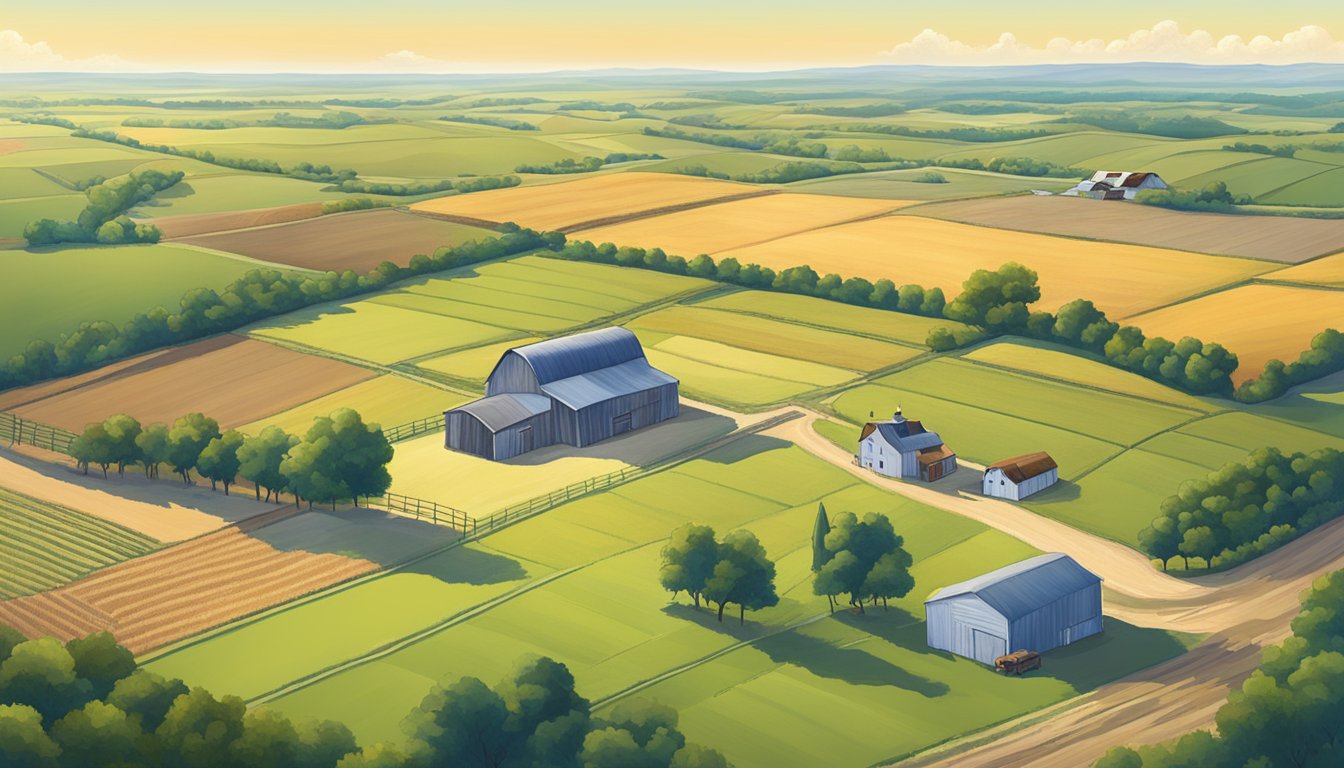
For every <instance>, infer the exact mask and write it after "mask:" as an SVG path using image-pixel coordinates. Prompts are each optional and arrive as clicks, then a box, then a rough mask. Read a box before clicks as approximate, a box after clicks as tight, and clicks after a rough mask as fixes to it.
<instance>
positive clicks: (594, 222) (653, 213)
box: [556, 189, 784, 235]
mask: <svg viewBox="0 0 1344 768" xmlns="http://www.w3.org/2000/svg"><path fill="white" fill-rule="evenodd" d="M783 193H784V190H782V189H756V190H753V191H751V192H738V193H735V194H731V195H724V196H722V197H711V198H708V199H705V200H692V201H691V202H689V203H676V204H673V205H664V206H662V207H660V208H649V209H647V210H643V211H634V212H631V213H625V214H621V215H618V216H605V217H603V218H598V219H589V220H587V221H579V222H575V223H574V224H570V225H568V226H564V227H557V228H556V231H558V232H563V233H564V234H566V235H570V234H573V233H577V232H582V231H583V230H585V229H597V228H598V227H610V226H614V225H616V224H625V223H627V222H631V221H639V220H640V219H651V218H654V217H657V216H666V215H668V214H670V213H681V212H682V211H692V210H695V209H696V208H707V207H709V206H711V205H721V204H723V203H732V202H736V201H738V200H750V199H752V198H756V197H769V196H770V195H780V194H783Z"/></svg>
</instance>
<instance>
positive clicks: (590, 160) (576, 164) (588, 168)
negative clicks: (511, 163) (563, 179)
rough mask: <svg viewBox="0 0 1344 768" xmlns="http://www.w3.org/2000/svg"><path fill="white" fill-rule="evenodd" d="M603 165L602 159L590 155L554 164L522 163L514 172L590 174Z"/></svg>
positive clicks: (567, 158)
mask: <svg viewBox="0 0 1344 768" xmlns="http://www.w3.org/2000/svg"><path fill="white" fill-rule="evenodd" d="M602 163H603V160H602V158H600V157H593V156H592V155H589V156H588V157H585V158H582V159H576V158H573V157H565V158H561V159H559V160H556V161H555V162H552V163H522V164H521V165H518V166H516V167H514V169H513V170H514V172H516V173H546V174H559V173H590V172H592V171H596V170H597V169H598V168H601V167H602Z"/></svg>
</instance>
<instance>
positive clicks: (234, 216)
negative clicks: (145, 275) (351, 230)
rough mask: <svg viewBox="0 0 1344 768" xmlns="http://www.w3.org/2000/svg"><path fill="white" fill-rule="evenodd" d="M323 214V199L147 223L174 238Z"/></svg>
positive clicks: (192, 214) (166, 217) (165, 235)
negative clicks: (316, 201)
mask: <svg viewBox="0 0 1344 768" xmlns="http://www.w3.org/2000/svg"><path fill="white" fill-rule="evenodd" d="M321 214H322V204H321V203H297V204H295V205H282V206H278V207H276V208H256V209H253V210H250V211H225V212H223V213H191V214H186V215H184V216H164V217H163V218H159V219H149V220H148V223H150V224H153V225H154V226H156V227H158V228H159V230H160V231H161V232H163V237H164V239H173V238H180V237H191V236H192V235H202V234H205V233H207V232H224V231H227V230H230V229H247V228H248V227H264V226H267V225H270V224H284V223H286V222H291V221H301V220H303V219H312V218H316V217H317V216H320V215H321Z"/></svg>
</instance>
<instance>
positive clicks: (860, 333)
mask: <svg viewBox="0 0 1344 768" xmlns="http://www.w3.org/2000/svg"><path fill="white" fill-rule="evenodd" d="M732 287H733V288H736V289H737V290H734V291H730V292H726V293H725V294H724V295H728V296H731V295H732V294H734V293H743V292H747V291H748V290H749V289H747V288H742V287H740V286H736V285H734V286H732ZM761 293H781V294H782V295H785V296H803V294H796V293H783V292H782V291H779V292H776V291H761ZM717 298H719V296H708V297H706V298H705V299H704V300H701V301H697V302H694V303H691V304H685V305H683V306H688V307H699V308H700V309H707V310H710V311H711V312H726V313H728V314H732V315H746V316H748V317H755V318H759V319H761V320H773V321H775V322H777V323H784V324H785V325H797V326H802V327H803V328H812V329H814V330H818V331H830V332H831V333H837V334H841V335H843V336H857V337H859V338H862V339H871V340H873V341H881V342H884V343H887V344H895V345H896V346H898V347H909V348H910V349H918V350H920V351H922V352H927V351H929V349H928V347H926V346H924V345H922V344H919V343H916V342H913V341H906V340H904V339H893V338H891V337H890V336H879V335H877V334H875V333H870V332H868V331H851V330H848V329H846V328H836V327H835V326H833V325H822V324H820V323H812V322H808V321H806V320H796V319H792V318H786V317H777V316H775V315H771V314H767V313H765V312H753V311H751V310H747V309H730V308H728V307H706V306H701V305H703V304H704V303H705V301H711V300H713V299H717ZM804 298H814V297H812V296H804ZM823 301H828V299H823ZM839 303H843V302H839ZM847 306H853V307H859V309H871V310H873V311H874V312H891V311H893V310H884V309H877V308H876V307H860V306H859V305H857V304H850V305H847ZM894 313H895V314H898V315H910V316H911V317H921V318H924V319H927V320H934V321H940V320H941V321H942V322H945V323H948V324H949V325H950V324H957V321H955V320H945V319H943V318H937V317H928V316H927V315H916V314H912V313H909V312H900V311H894ZM678 335H682V336H689V335H690V334H678ZM707 341H714V339H707ZM719 343H720V344H722V343H723V342H719ZM762 354H775V353H769V352H765V353H762ZM779 357H788V356H787V355H779ZM791 359H793V360H803V362H807V363H816V362H817V361H816V360H806V359H804V358H801V357H795V358H791ZM817 364H818V365H826V363H817Z"/></svg>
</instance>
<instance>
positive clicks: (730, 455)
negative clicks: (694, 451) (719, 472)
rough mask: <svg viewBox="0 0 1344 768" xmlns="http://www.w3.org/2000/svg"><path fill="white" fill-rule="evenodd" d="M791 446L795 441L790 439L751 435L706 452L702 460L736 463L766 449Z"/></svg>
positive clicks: (779, 448)
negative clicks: (792, 441)
mask: <svg viewBox="0 0 1344 768" xmlns="http://www.w3.org/2000/svg"><path fill="white" fill-rule="evenodd" d="M791 447H793V443H791V442H789V441H788V440H781V439H779V438H777V437H768V436H766V435H749V436H747V437H744V438H742V439H740V440H734V441H733V442H731V443H729V444H728V445H725V446H723V447H722V448H719V449H716V450H714V451H712V452H710V453H707V454H705V455H704V456H702V457H700V460H701V461H709V462H713V463H715V464H736V463H737V462H739V461H744V460H746V459H749V458H751V457H752V456H756V455H758V454H762V453H765V452H766V451H777V450H781V449H784V448H791Z"/></svg>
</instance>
